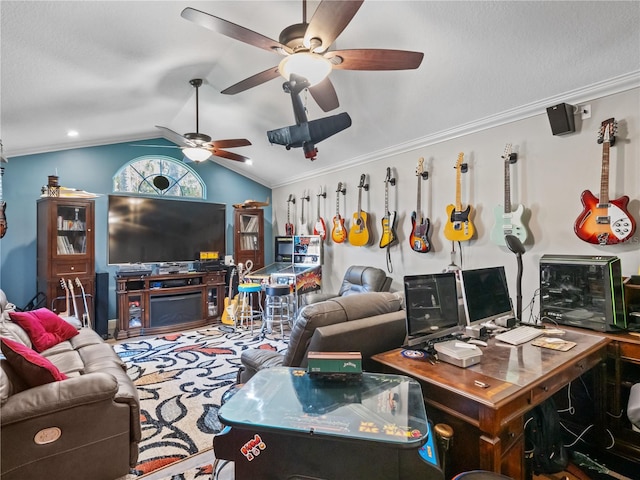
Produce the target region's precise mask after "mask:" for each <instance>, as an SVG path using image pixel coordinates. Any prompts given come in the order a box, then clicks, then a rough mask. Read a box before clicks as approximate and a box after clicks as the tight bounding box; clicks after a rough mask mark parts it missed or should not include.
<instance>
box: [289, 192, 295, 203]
mask: <svg viewBox="0 0 640 480" xmlns="http://www.w3.org/2000/svg"><path fill="white" fill-rule="evenodd" d="M287 203H293V204H294V205H295V203H296V197H294V196H293V194H292V193H290V194H289V198H288V199H287Z"/></svg>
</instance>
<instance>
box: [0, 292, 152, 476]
mask: <svg viewBox="0 0 640 480" xmlns="http://www.w3.org/2000/svg"><path fill="white" fill-rule="evenodd" d="M13 309H15V306H14V305H12V304H10V303H9V302H7V299H6V297H5V295H4V293H3V292H2V290H0V336H2V337H6V338H9V339H11V340H14V341H16V342H18V343H21V344H23V345H26V346H28V347H29V348H31V341H30V339H29V336H28V335H27V334H26V332H25V331H24V330H22V328H20V327H19V326H18V325H17V324H15V323H13V322H12V321H11V318H10V316H9V311H11V310H13ZM40 355H42V356H43V357H45V358H46V359H47V360H49V361H50V362H51V363H53V364H54V365H55V366H56V367H57V368H58V369H59V370H60V371H61V372H63V373H64V374H65V375H67V377H68V378H67V379H65V380H61V381H55V382H52V383H46V384H44V385H39V386H36V387H28V386H27V385H26V384H25V382H24V380H23V378H21V377H20V376H19V375H18V374H17V373H16V371H15V370H14V369H13V368H12V367H11V365H10V364H9V362H8V361H7V359H6V358H4V357H0V402H1V403H0V441H1V445H0V448H1V453H0V456H1V458H0V461H1V462H2V463H1V472H0V478H1V479H2V480H25V479H40V478H42V479H45V478H46V479H47V480H57V479H59V480H70V479H78V480H80V479H82V480H87V479H91V480H114V479H117V478H118V477H121V476H124V475H126V474H128V473H129V470H130V467H133V466H135V464H136V462H137V459H138V442H139V441H140V438H141V427H140V406H139V400H138V393H137V391H136V387H135V385H134V384H133V382H132V381H131V379H130V378H129V377H128V376H127V373H126V371H125V367H124V363H123V362H122V361H121V360H120V358H119V357H118V356H117V355H116V354H115V352H114V350H113V348H112V347H111V346H110V345H108V344H107V343H105V342H104V341H103V340H102V338H101V337H100V336H99V335H98V334H97V333H96V332H95V331H93V330H91V329H89V328H81V329H80V330H79V333H78V335H76V336H74V337H72V338H71V339H69V340H66V341H64V342H61V343H59V344H57V345H55V346H53V347H51V348H49V349H47V350H45V351H44V352H41V353H40Z"/></svg>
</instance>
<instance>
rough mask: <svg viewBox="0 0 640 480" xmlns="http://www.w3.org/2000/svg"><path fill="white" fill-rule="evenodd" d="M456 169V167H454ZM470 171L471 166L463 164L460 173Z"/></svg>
mask: <svg viewBox="0 0 640 480" xmlns="http://www.w3.org/2000/svg"><path fill="white" fill-rule="evenodd" d="M453 168H456V167H453ZM468 171H469V165H468V164H466V163H463V164H461V165H460V173H467V172H468Z"/></svg>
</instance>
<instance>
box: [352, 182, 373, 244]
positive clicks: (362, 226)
mask: <svg viewBox="0 0 640 480" xmlns="http://www.w3.org/2000/svg"><path fill="white" fill-rule="evenodd" d="M365 180H366V174H364V173H363V174H362V175H360V184H359V185H358V210H357V211H356V212H355V213H354V214H353V222H352V223H351V228H350V229H349V243H350V244H351V245H355V246H356V247H363V246H365V245H368V244H369V240H370V237H369V227H368V225H367V221H368V218H369V216H368V214H367V212H365V211H364V210H362V190H369V184H368V183H367V184H365Z"/></svg>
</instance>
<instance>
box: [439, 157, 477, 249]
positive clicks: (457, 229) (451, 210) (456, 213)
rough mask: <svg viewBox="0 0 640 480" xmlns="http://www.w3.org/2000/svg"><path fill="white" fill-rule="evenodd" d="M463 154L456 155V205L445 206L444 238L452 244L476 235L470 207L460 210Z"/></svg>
mask: <svg viewBox="0 0 640 480" xmlns="http://www.w3.org/2000/svg"><path fill="white" fill-rule="evenodd" d="M463 160H464V153H460V154H459V155H458V161H457V162H456V167H455V168H456V204H455V205H448V206H447V223H445V225H444V236H445V237H446V238H447V240H451V241H452V242H455V241H457V242H464V241H467V240H471V238H472V237H473V236H474V235H475V233H476V228H475V227H474V225H473V222H471V205H467V208H465V209H464V210H463V209H462V200H461V193H460V192H461V189H462V186H461V181H462V179H461V175H462V170H463V168H466V165H465V164H464V163H463Z"/></svg>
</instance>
